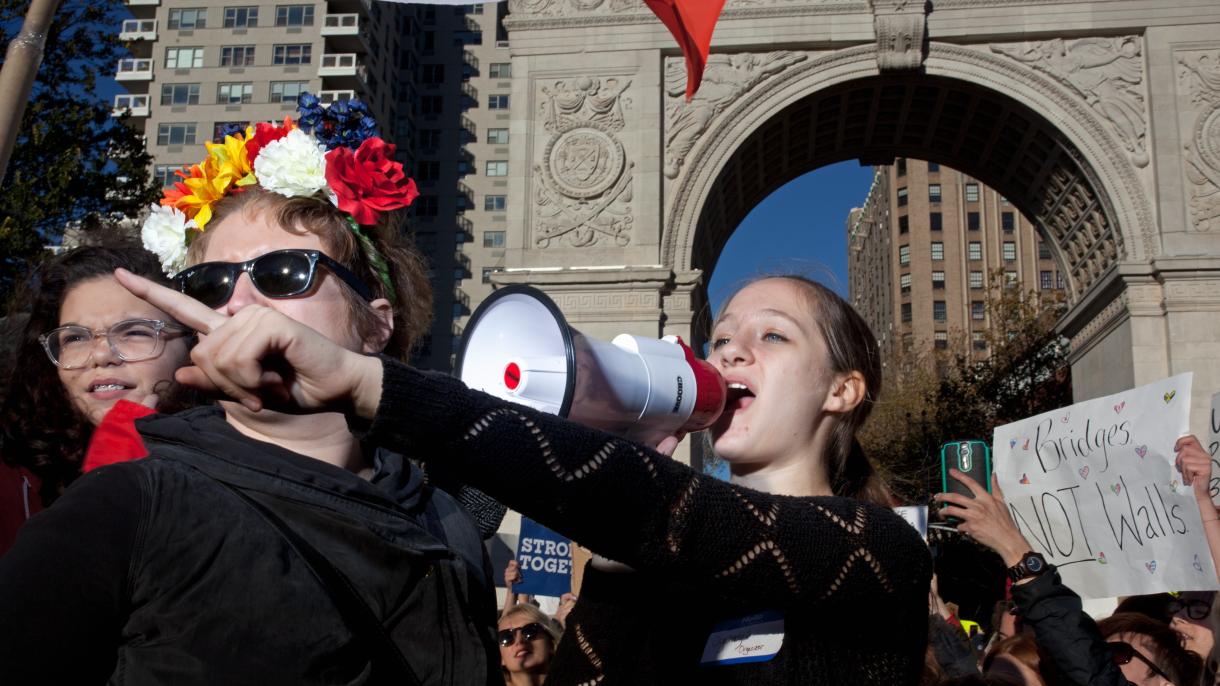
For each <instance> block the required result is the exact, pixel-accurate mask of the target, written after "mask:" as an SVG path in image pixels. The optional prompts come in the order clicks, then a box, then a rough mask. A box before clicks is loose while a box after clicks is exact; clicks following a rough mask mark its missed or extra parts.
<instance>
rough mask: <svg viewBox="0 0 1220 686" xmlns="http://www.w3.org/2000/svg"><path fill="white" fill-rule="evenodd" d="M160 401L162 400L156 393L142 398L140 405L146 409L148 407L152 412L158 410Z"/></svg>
mask: <svg viewBox="0 0 1220 686" xmlns="http://www.w3.org/2000/svg"><path fill="white" fill-rule="evenodd" d="M159 400H160V397H159V396H157V394H156V393H149V394H148V395H146V396H144V397H143V398H140V404H141V405H143V406H144V407H147V408H148V409H150V410H155V409H157V402H158V401H159Z"/></svg>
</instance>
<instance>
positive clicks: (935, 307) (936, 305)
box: [932, 300, 949, 322]
mask: <svg viewBox="0 0 1220 686" xmlns="http://www.w3.org/2000/svg"><path fill="white" fill-rule="evenodd" d="M948 312H949V311H948V310H947V309H945V301H944V300H933V301H932V321H934V322H943V321H945V320H947V319H948V318H949V314H948Z"/></svg>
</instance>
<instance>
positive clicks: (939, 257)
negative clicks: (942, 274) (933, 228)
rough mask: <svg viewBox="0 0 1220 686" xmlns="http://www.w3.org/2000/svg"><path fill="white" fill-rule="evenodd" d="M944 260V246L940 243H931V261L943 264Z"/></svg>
mask: <svg viewBox="0 0 1220 686" xmlns="http://www.w3.org/2000/svg"><path fill="white" fill-rule="evenodd" d="M944 259H945V244H944V243H941V242H940V241H932V261H933V262H943V261H944Z"/></svg>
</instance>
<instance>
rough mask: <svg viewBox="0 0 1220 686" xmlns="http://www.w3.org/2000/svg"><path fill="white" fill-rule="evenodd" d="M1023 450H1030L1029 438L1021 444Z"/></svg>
mask: <svg viewBox="0 0 1220 686" xmlns="http://www.w3.org/2000/svg"><path fill="white" fill-rule="evenodd" d="M1021 450H1029V439H1028V438H1027V439H1025V444H1024V445H1022V446H1021Z"/></svg>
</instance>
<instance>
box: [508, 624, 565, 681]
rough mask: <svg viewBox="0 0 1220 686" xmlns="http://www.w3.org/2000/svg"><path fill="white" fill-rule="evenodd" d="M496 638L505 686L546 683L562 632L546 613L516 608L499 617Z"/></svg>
mask: <svg viewBox="0 0 1220 686" xmlns="http://www.w3.org/2000/svg"><path fill="white" fill-rule="evenodd" d="M496 638H497V639H498V640H499V642H500V668H501V669H502V670H503V671H504V683H505V684H506V686H539V685H540V684H542V683H543V682H544V681H546V674H547V670H549V669H550V667H551V657H552V656H553V655H554V654H555V645H556V644H557V643H559V632H558V631H556V630H555V626H554V624H553V623H552V621H551V619H550V618H549V617H547V616H546V613H544V612H543V611H542V610H539V609H538V608H536V607H534V606H533V605H529V604H517V605H513V606H512V607H510V608H508V609H507V610H505V611H504V614H503V615H502V616H501V617H500V623H499V627H498V630H497V631H496Z"/></svg>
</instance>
